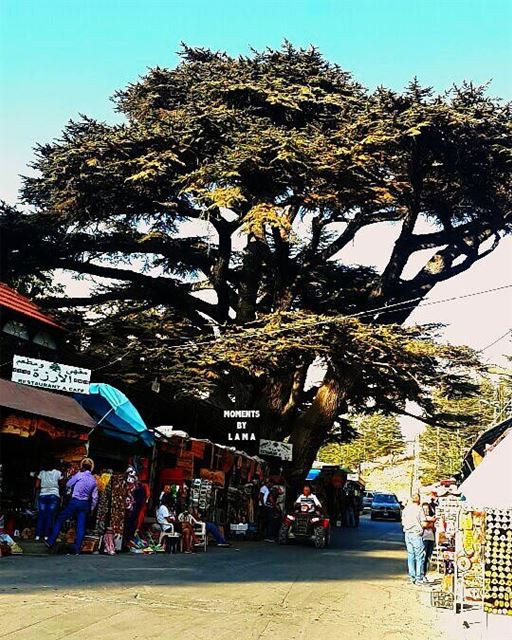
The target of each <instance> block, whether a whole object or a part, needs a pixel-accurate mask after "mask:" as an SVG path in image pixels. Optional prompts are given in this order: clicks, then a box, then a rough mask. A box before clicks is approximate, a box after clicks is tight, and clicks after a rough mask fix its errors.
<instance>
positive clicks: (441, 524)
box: [432, 431, 512, 626]
mask: <svg viewBox="0 0 512 640" xmlns="http://www.w3.org/2000/svg"><path fill="white" fill-rule="evenodd" d="M511 460H512V432H510V431H508V432H507V433H503V434H502V437H501V438H500V441H499V442H495V443H494V446H493V447H492V449H491V448H490V447H489V448H488V449H487V451H486V454H485V456H484V457H483V459H482V460H481V461H480V462H479V464H478V465H477V466H476V468H475V470H474V471H473V473H471V474H470V475H469V476H468V477H467V478H466V480H465V481H464V482H463V483H462V484H461V485H460V487H459V488H458V494H459V495H452V496H451V497H450V499H449V503H447V502H445V503H443V500H442V499H440V504H439V506H438V508H437V510H436V517H437V518H438V520H437V525H436V526H437V529H438V534H437V535H438V544H443V539H445V540H446V542H448V544H449V547H450V555H449V556H448V557H447V559H446V561H445V577H444V578H443V589H442V590H441V591H435V592H433V594H432V601H433V604H435V605H436V606H445V607H452V608H453V609H454V610H455V611H462V610H463V609H464V607H466V606H471V607H474V606H479V607H481V608H482V610H483V611H484V612H485V614H486V623H487V625H488V626H490V624H494V625H496V624H497V622H496V621H494V622H492V623H490V621H489V616H488V614H494V615H500V616H504V615H505V616H512V597H511V593H512V476H511V474H510V463H511Z"/></svg>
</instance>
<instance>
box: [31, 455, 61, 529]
mask: <svg viewBox="0 0 512 640" xmlns="http://www.w3.org/2000/svg"><path fill="white" fill-rule="evenodd" d="M61 479H62V473H61V472H60V471H59V470H58V469H55V466H54V465H53V463H52V462H50V461H47V462H45V463H43V464H42V465H41V471H40V472H39V474H38V476H37V478H36V488H37V489H39V498H38V501H37V507H38V513H37V524H36V540H40V539H41V538H42V537H44V538H45V539H46V538H47V537H48V536H49V535H50V532H51V530H52V528H53V521H54V519H55V513H56V512H57V509H58V507H59V504H60V490H59V481H60V480H61Z"/></svg>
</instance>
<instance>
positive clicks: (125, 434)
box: [75, 383, 155, 446]
mask: <svg viewBox="0 0 512 640" xmlns="http://www.w3.org/2000/svg"><path fill="white" fill-rule="evenodd" d="M75 398H76V399H77V401H78V402H79V403H80V404H81V405H82V406H83V407H84V409H86V410H87V411H88V412H89V413H90V414H91V415H92V416H94V418H96V421H97V424H98V427H100V428H101V429H102V431H104V432H105V433H106V434H107V435H110V436H112V437H114V438H120V439H121V440H125V441H126V442H137V440H142V442H144V444H146V445H148V446H152V445H153V444H154V442H155V436H154V435H153V434H152V433H151V431H149V429H148V428H147V427H146V424H145V422H144V420H143V419H142V417H141V415H140V413H139V412H138V411H137V409H136V408H135V407H134V406H133V404H132V403H131V402H130V401H129V400H128V398H127V397H126V396H125V395H124V393H123V392H122V391H119V389H116V388H115V387H112V386H111V385H109V384H104V383H94V384H90V385H89V395H83V394H76V395H75Z"/></svg>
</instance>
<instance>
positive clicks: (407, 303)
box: [0, 283, 512, 371]
mask: <svg viewBox="0 0 512 640" xmlns="http://www.w3.org/2000/svg"><path fill="white" fill-rule="evenodd" d="M510 288H512V283H510V284H506V285H502V286H500V287H494V288H492V289H484V290H481V291H472V292H470V293H465V294H462V295H458V296H452V297H451V298H442V299H440V300H430V301H429V300H425V301H423V302H420V303H419V304H416V303H417V302H418V301H421V300H422V298H421V297H416V298H411V299H409V300H404V301H403V302H396V303H394V304H390V305H384V306H382V307H377V308H375V309H369V310H368V311H359V312H357V313H352V314H349V315H346V316H341V317H339V318H326V319H325V320H317V321H312V322H302V323H298V324H290V325H287V326H285V327H278V328H276V329H267V330H265V328H264V327H255V328H254V329H245V330H243V333H239V334H238V335H236V336H235V337H237V338H246V337H247V338H251V337H255V336H257V335H258V334H260V333H262V332H263V333H264V334H265V335H275V334H277V333H284V332H286V331H294V330H297V329H304V328H308V327H318V326H322V325H326V324H336V323H341V322H343V321H344V320H347V319H350V318H362V317H365V316H372V315H382V314H385V313H395V312H397V311H405V310H407V309H411V308H416V309H419V308H421V307H430V306H433V305H437V304H446V303H448V302H455V301H456V300H463V299H466V298H472V297H475V296H480V295H484V294H488V293H496V292H498V291H503V290H505V289H510ZM509 333H511V330H510V329H509V330H508V331H507V332H506V333H505V334H503V335H502V336H500V337H499V338H497V339H496V340H495V341H494V342H492V343H491V344H488V345H487V346H486V347H484V348H483V349H480V350H479V351H478V352H477V353H481V352H482V351H486V350H487V349H490V348H491V347H493V346H494V345H495V344H497V343H498V342H500V341H501V340H503V339H504V338H506V336H507V335H508V334H509ZM216 340H217V339H216V338H213V339H212V338H208V339H206V340H198V341H190V342H188V343H186V344H181V345H171V346H168V347H166V350H167V351H181V350H185V351H186V350H188V349H192V348H196V347H199V346H201V345H205V344H212V343H214V342H215V341H216ZM134 349H135V346H133V347H131V348H130V349H128V350H127V351H126V352H125V353H123V354H122V355H120V356H118V357H116V358H114V359H113V360H111V361H109V362H107V363H105V364H103V365H101V366H100V367H97V368H95V369H92V371H101V370H102V369H106V368H107V367H110V366H111V365H113V364H115V363H117V362H121V361H122V360H124V358H126V357H127V356H128V355H129V354H130V353H132V351H133V350H134ZM4 364H8V363H7V362H6V363H4ZM0 366H3V365H0Z"/></svg>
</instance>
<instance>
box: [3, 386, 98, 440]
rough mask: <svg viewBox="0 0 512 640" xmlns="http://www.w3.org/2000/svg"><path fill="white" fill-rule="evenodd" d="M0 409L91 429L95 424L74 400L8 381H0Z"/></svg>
mask: <svg viewBox="0 0 512 640" xmlns="http://www.w3.org/2000/svg"><path fill="white" fill-rule="evenodd" d="M0 407H5V408H6V409H12V410H14V411H22V412H23V413H29V414H31V415H35V416H41V417H44V418H53V419H54V420H60V421H62V422H67V423H68V424H74V425H79V426H81V427H85V428H87V429H93V428H94V427H95V426H96V422H95V421H94V420H93V419H92V418H91V416H90V415H89V414H88V413H87V411H85V410H84V409H83V408H82V407H81V406H80V405H79V404H78V402H77V401H76V400H74V399H73V398H71V397H70V396H61V395H59V394H58V393H52V392H51V391H42V390H41V389H36V388H34V387H29V386H27V385H24V384H18V383H17V382H11V381H10V380H2V379H0Z"/></svg>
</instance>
